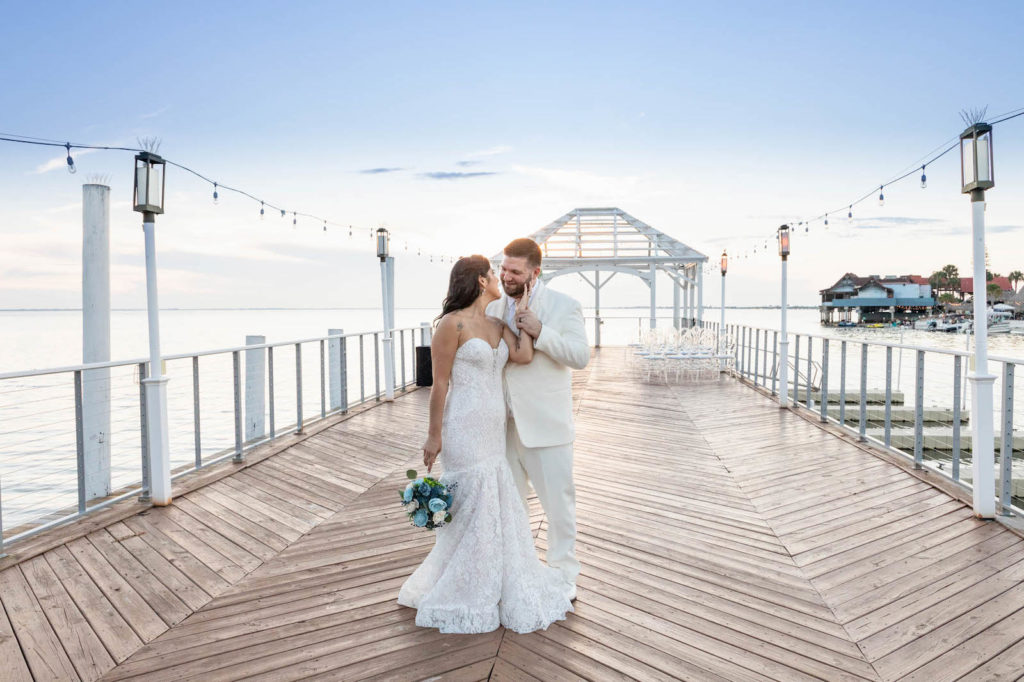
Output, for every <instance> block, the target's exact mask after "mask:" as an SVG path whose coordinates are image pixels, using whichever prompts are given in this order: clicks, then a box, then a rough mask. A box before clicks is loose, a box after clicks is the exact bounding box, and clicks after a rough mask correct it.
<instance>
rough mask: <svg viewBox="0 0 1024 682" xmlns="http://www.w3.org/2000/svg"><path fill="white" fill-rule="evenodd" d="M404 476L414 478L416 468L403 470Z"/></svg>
mask: <svg viewBox="0 0 1024 682" xmlns="http://www.w3.org/2000/svg"><path fill="white" fill-rule="evenodd" d="M405 477H406V478H408V479H409V480H413V479H415V478H416V470H415V469H409V470H408V471H406V472H405Z"/></svg>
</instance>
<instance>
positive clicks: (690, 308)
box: [686, 266, 697, 327]
mask: <svg viewBox="0 0 1024 682" xmlns="http://www.w3.org/2000/svg"><path fill="white" fill-rule="evenodd" d="M696 269H697V268H696V266H694V270H695V271H696ZM694 288H695V287H694V284H693V282H689V283H688V284H687V285H686V289H687V291H686V299H687V306H686V307H687V312H686V326H687V327H691V326H693V323H692V321H693V320H695V319H696V318H697V316H696V315H695V314H694V305H693V300H694V293H695V292H694Z"/></svg>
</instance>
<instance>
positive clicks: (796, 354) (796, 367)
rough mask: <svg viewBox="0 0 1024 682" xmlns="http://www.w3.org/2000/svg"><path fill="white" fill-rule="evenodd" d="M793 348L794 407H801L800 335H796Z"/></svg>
mask: <svg viewBox="0 0 1024 682" xmlns="http://www.w3.org/2000/svg"><path fill="white" fill-rule="evenodd" d="M794 340H795V342H796V343H795V344H794V346H793V407H799V406H800V335H799V334H796V335H795V339H794Z"/></svg>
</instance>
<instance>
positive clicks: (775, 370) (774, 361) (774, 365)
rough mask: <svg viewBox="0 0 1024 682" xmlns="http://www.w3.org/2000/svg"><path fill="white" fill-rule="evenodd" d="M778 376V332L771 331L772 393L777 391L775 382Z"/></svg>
mask: <svg viewBox="0 0 1024 682" xmlns="http://www.w3.org/2000/svg"><path fill="white" fill-rule="evenodd" d="M778 377H779V333H778V332H772V395H775V394H776V393H778V391H777V390H776V387H775V384H776V382H777V381H778Z"/></svg>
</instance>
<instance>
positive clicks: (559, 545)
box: [505, 417, 580, 584]
mask: <svg viewBox="0 0 1024 682" xmlns="http://www.w3.org/2000/svg"><path fill="white" fill-rule="evenodd" d="M505 454H506V455H507V456H508V463H509V466H510V467H511V469H512V477H513V478H514V479H515V482H516V487H517V488H518V489H519V494H520V495H521V496H522V498H523V505H524V506H526V504H527V503H526V498H527V496H528V495H529V492H530V490H529V486H530V484H531V483H532V484H533V489H534V490H536V491H537V497H538V498H540V504H541V506H542V507H543V508H544V513H545V514H547V517H548V552H547V562H548V566H552V567H554V568H557V569H558V570H559V571H561V572H562V576H563V577H564V578H565V581H566V582H568V583H572V584H575V583H576V576H578V575H579V573H580V562H579V561H578V560H577V559H576V484H575V483H574V482H573V478H572V443H566V444H565V445H555V446H552V447H547V448H528V447H526V446H525V445H523V442H522V441H521V440H520V439H519V431H517V430H516V422H515V420H514V419H512V418H511V417H510V418H509V420H508V431H507V434H506V441H505Z"/></svg>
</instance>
